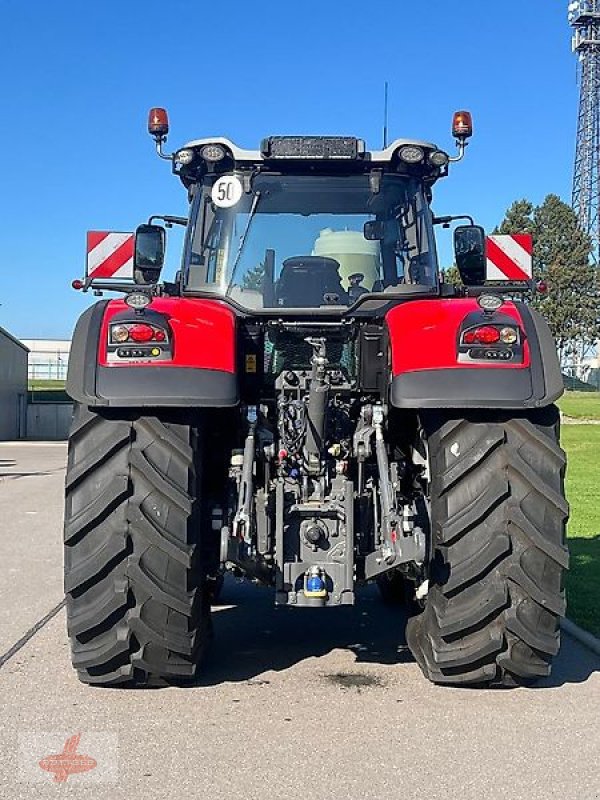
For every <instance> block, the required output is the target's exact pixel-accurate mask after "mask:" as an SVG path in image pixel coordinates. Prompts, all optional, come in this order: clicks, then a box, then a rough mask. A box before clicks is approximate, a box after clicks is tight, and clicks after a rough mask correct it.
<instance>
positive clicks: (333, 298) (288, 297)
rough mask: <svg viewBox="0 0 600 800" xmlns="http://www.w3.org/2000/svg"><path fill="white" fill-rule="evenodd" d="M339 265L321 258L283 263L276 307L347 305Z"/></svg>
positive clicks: (304, 257)
mask: <svg viewBox="0 0 600 800" xmlns="http://www.w3.org/2000/svg"><path fill="white" fill-rule="evenodd" d="M339 267H340V265H339V263H338V262H337V261H336V260H335V259H334V258H326V257H325V256H293V257H292V258H287V259H286V260H285V261H284V262H283V266H282V268H281V275H280V277H279V280H278V282H277V305H279V306H286V307H287V308H318V307H319V306H323V305H339V304H345V303H346V302H347V297H346V293H345V292H344V289H343V288H342V283H341V280H340V273H339V271H338V270H339Z"/></svg>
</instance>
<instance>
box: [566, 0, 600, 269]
mask: <svg viewBox="0 0 600 800" xmlns="http://www.w3.org/2000/svg"><path fill="white" fill-rule="evenodd" d="M569 24H570V25H571V27H572V28H573V52H574V53H576V54H577V56H578V59H579V82H580V96H579V118H578V123H577V145H576V151H575V170H574V173H573V198H572V204H573V210H574V211H575V213H576V214H577V217H578V219H579V224H580V225H581V227H582V228H583V230H585V231H586V232H587V233H588V234H589V235H590V237H591V239H592V242H593V247H594V255H595V258H596V260H598V255H599V251H600V0H579V1H575V2H571V3H570V4H569Z"/></svg>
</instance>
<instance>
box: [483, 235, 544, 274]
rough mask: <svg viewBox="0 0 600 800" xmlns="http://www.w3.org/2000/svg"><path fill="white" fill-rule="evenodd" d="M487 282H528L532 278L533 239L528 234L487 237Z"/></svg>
mask: <svg viewBox="0 0 600 800" xmlns="http://www.w3.org/2000/svg"><path fill="white" fill-rule="evenodd" d="M486 249H487V270H486V278H487V280H488V281H530V280H531V278H532V277H533V237H532V236H531V234H529V233H517V234H515V235H514V236H488V237H487V248H486Z"/></svg>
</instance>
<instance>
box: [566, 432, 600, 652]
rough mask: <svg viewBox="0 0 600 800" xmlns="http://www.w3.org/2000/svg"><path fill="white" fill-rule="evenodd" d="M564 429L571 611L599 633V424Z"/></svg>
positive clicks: (569, 600)
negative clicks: (569, 513)
mask: <svg viewBox="0 0 600 800" xmlns="http://www.w3.org/2000/svg"><path fill="white" fill-rule="evenodd" d="M561 433H562V446H563V447H564V449H565V450H566V452H567V459H568V462H567V486H566V489H567V499H568V500H569V503H570V505H571V519H570V521H569V527H568V533H567V535H568V540H569V550H570V553H571V565H570V570H569V572H568V574H567V581H566V585H567V603H568V615H569V617H570V618H571V619H572V620H573V621H574V622H575V623H577V625H581V627H582V628H585V629H586V630H589V631H591V632H592V633H594V634H595V635H596V636H600V497H599V496H598V487H599V486H600V457H599V454H600V425H563V427H562V431H561Z"/></svg>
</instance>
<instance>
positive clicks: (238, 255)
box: [227, 192, 260, 294]
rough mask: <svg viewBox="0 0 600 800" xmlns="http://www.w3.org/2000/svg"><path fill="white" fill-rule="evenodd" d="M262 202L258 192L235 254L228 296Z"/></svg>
mask: <svg viewBox="0 0 600 800" xmlns="http://www.w3.org/2000/svg"><path fill="white" fill-rule="evenodd" d="M259 200H260V192H256V194H255V195H254V197H253V199H252V205H251V206H250V212H249V214H248V220H247V222H246V227H245V228H244V232H243V233H242V235H241V236H240V243H239V245H238V249H237V253H236V254H235V261H234V262H233V267H232V268H231V277H230V278H229V286H228V287H227V294H229V292H230V291H231V289H232V288H233V286H234V283H233V281H234V278H235V273H236V270H237V268H238V264H239V263H240V258H241V257H242V250H243V249H244V245H245V244H246V237H247V236H248V234H249V233H250V226H251V225H252V220H253V219H254V215H255V214H256V209H257V208H258V201H259Z"/></svg>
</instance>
